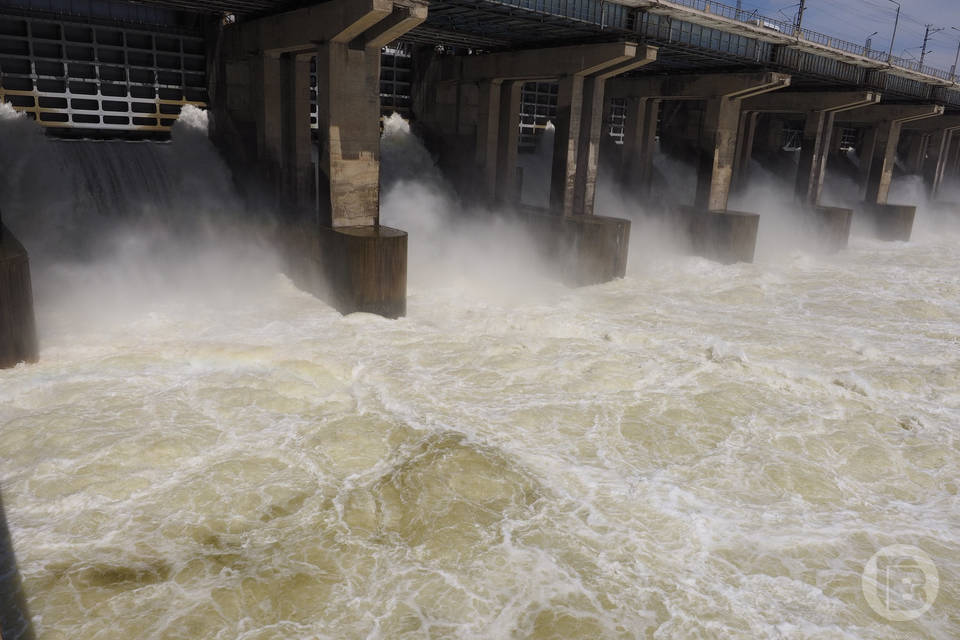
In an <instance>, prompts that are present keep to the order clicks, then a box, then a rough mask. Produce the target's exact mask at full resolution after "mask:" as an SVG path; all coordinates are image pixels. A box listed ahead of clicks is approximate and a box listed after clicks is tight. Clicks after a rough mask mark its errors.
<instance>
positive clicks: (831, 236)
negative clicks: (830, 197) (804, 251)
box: [813, 205, 853, 252]
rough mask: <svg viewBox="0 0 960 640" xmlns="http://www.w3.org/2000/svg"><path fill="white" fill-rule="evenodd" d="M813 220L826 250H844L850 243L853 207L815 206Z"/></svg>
mask: <svg viewBox="0 0 960 640" xmlns="http://www.w3.org/2000/svg"><path fill="white" fill-rule="evenodd" d="M813 221H814V225H815V227H814V228H815V229H816V234H817V236H818V238H819V240H820V242H821V243H822V246H823V248H824V250H825V251H829V252H837V251H842V250H843V249H846V248H847V246H848V245H849V244H850V224H851V222H852V221H853V209H844V208H842V207H823V206H819V205H818V206H816V207H814V208H813Z"/></svg>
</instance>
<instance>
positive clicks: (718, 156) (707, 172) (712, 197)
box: [693, 97, 740, 211]
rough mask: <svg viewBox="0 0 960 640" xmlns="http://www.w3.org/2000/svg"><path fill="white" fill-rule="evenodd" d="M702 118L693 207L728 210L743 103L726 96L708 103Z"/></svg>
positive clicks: (708, 209)
mask: <svg viewBox="0 0 960 640" xmlns="http://www.w3.org/2000/svg"><path fill="white" fill-rule="evenodd" d="M702 118H703V119H702V120H701V121H700V140H699V148H698V153H697V191H696V195H695V198H694V202H693V204H694V207H696V208H698V209H704V210H707V211H726V210H727V200H728V199H729V198H730V181H731V179H732V178H733V162H734V159H735V158H736V149H737V127H738V125H739V123H740V101H739V100H735V99H730V98H725V97H720V98H713V99H711V100H708V101H707V104H706V109H705V110H704V113H703V117H702Z"/></svg>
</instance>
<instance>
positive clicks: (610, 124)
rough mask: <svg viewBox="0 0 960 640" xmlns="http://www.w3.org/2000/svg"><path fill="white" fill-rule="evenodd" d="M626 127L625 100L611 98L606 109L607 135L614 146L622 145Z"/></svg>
mask: <svg viewBox="0 0 960 640" xmlns="http://www.w3.org/2000/svg"><path fill="white" fill-rule="evenodd" d="M626 125H627V99H626V98H611V99H610V101H609V107H608V108H607V135H608V136H610V137H611V138H613V141H614V144H623V139H624V136H625V134H626Z"/></svg>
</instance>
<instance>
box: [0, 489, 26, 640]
mask: <svg viewBox="0 0 960 640" xmlns="http://www.w3.org/2000/svg"><path fill="white" fill-rule="evenodd" d="M0 638H3V640H7V639H8V638H9V639H10V640H33V638H34V634H33V626H32V625H31V624H30V615H29V613H28V611H27V598H26V595H25V594H24V592H23V585H22V584H21V582H20V574H19V572H18V571H17V559H16V557H15V556H14V553H13V541H12V540H11V539H10V530H9V528H8V527H7V516H6V512H5V511H4V508H3V495H0Z"/></svg>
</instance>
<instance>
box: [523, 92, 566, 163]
mask: <svg viewBox="0 0 960 640" xmlns="http://www.w3.org/2000/svg"><path fill="white" fill-rule="evenodd" d="M559 88H560V85H559V83H557V82H527V83H524V85H523V89H522V90H521V93H520V142H519V149H520V152H521V153H533V152H534V151H535V150H536V148H537V137H538V136H540V134H542V133H543V130H544V129H545V128H546V126H547V123H548V122H551V121H555V120H556V119H557V94H558V91H559Z"/></svg>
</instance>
